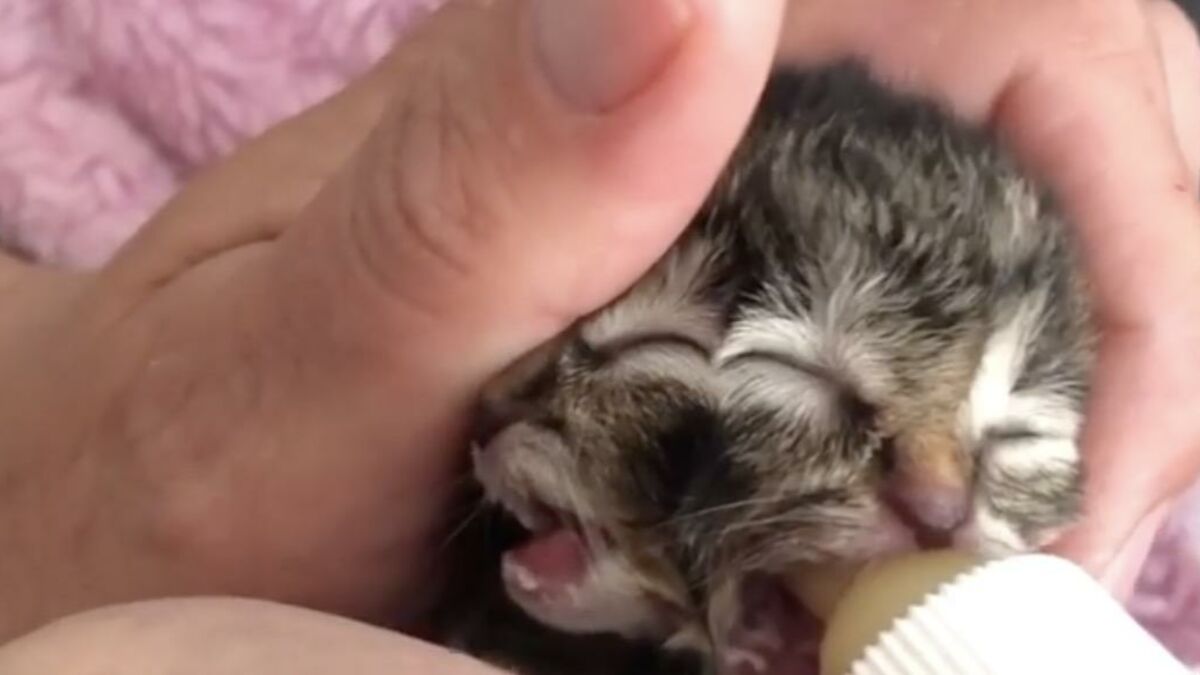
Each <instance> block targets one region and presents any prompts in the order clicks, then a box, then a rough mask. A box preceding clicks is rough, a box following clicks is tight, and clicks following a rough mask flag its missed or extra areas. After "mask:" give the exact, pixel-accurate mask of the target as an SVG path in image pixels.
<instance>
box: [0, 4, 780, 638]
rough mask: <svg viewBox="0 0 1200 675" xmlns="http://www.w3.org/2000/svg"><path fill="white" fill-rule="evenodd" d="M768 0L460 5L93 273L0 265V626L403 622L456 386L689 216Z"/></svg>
mask: <svg viewBox="0 0 1200 675" xmlns="http://www.w3.org/2000/svg"><path fill="white" fill-rule="evenodd" d="M782 6H783V3H782V0H755V2H750V3H747V2H744V1H743V0H695V1H694V2H688V3H685V2H682V1H681V0H542V1H541V2H538V1H536V0H500V1H487V2H484V1H477V0H459V1H458V2H455V3H452V5H451V6H450V7H448V8H447V9H445V10H443V11H442V12H441V13H440V14H438V15H437V16H436V17H435V18H434V19H433V20H432V21H431V22H429V23H428V24H427V25H425V26H424V27H422V28H421V29H419V30H418V32H417V33H416V34H414V35H412V36H411V37H410V38H409V39H408V40H407V41H406V42H405V43H404V44H403V45H402V46H400V47H399V48H398V49H397V50H396V51H395V53H393V54H392V55H390V56H389V57H388V58H387V59H385V61H384V62H383V63H381V64H380V65H379V67H378V68H376V69H375V70H374V71H373V72H372V73H371V74H369V75H368V76H366V77H365V78H364V79H363V80H362V81H360V82H359V83H357V84H355V85H354V86H352V87H350V88H349V89H348V90H347V91H346V92H345V93H343V94H342V95H340V96H338V97H336V98H334V99H332V100H330V101H329V102H327V103H326V104H324V105H321V106H318V107H317V108H315V109H313V110H311V111H309V112H307V113H305V114H303V115H301V116H299V117H298V118H296V119H293V120H291V121H289V122H287V123H285V124H282V125H280V126H279V127H277V128H276V129H273V130H272V131H270V132H269V133H267V134H266V135H264V136H263V137H262V138H261V139H259V140H257V141H255V142H254V143H251V144H250V145H249V146H248V147H246V148H245V149H244V150H242V151H241V152H239V153H238V154H237V155H236V156H234V157H232V158H231V159H230V160H229V161H228V162H226V163H224V164H223V165H221V166H219V167H216V168H214V169H213V170H211V171H209V172H208V173H207V174H205V175H203V176H201V177H199V178H197V179H196V180H195V181H193V183H192V184H191V185H190V186H189V187H188V188H187V189H186V190H185V191H184V192H183V193H182V194H180V195H179V196H178V197H177V198H176V199H175V200H173V201H172V202H171V203H170V204H169V205H167V206H166V207H165V208H164V209H163V211H162V212H161V213H160V214H158V215H157V216H156V217H155V218H154V219H153V222H151V223H150V224H149V225H148V226H147V227H146V228H145V229H144V230H143V231H142V232H141V233H140V234H139V236H138V237H137V238H136V239H135V240H134V241H133V242H131V244H130V245H129V246H128V247H126V248H125V249H124V250H122V251H121V252H120V253H119V255H118V256H117V258H116V259H115V260H114V261H113V262H112V263H111V264H109V265H108V266H107V267H105V268H104V269H102V270H100V271H98V272H97V273H95V274H86V275H71V274H65V273H58V272H51V271H48V270H40V269H33V268H28V267H22V266H20V265H18V264H17V263H15V262H13V261H7V260H6V261H4V262H3V266H2V267H0V294H3V299H2V301H0V381H3V382H4V383H5V386H4V388H3V390H2V391H0V429H3V430H4V431H3V453H0V541H3V542H5V555H3V556H0V597H3V598H4V602H3V603H2V606H0V642H2V641H3V639H4V638H6V637H8V636H11V635H13V634H15V633H18V632H21V631H22V630H24V629H26V628H28V627H30V626H32V625H34V624H36V623H38V622H40V621H43V620H46V619H49V618H52V617H55V616H60V615H63V614H66V613H71V612H74V611H77V610H80V609H86V608H89V607H94V606H98V605H102V604H110V603H116V602H123V601H127V600H133V599H138V598H146V597H155V596H161V595H182V594H238V595H249V596H255V597H262V598H269V599H275V600H281V601H286V602H292V603H297V604H303V605H308V606H312V607H316V608H320V609H324V610H330V611H336V612H341V613H345V614H348V615H351V616H355V617H364V618H370V619H373V620H384V619H385V618H388V617H393V616H397V615H399V614H407V615H411V614H413V613H415V612H417V611H419V610H420V608H421V606H422V603H421V599H420V596H421V595H422V594H423V593H425V592H427V591H430V590H432V587H433V586H435V584H433V583H432V581H431V579H433V573H432V572H433V568H434V567H436V561H435V560H434V556H433V552H434V551H435V550H436V549H437V547H438V545H439V544H440V543H441V542H440V541H439V537H440V536H441V533H442V530H441V527H440V526H441V525H442V524H443V523H442V518H443V517H444V516H445V510H446V506H447V502H448V501H449V499H450V498H451V496H452V493H453V491H454V487H455V482H456V480H457V476H458V469H460V468H461V466H460V463H461V462H462V461H463V460H464V459H465V458H464V457H462V456H461V455H460V454H459V453H458V452H457V451H458V450H459V449H461V448H462V441H463V439H462V438H461V434H462V433H463V430H464V429H466V428H467V426H468V425H467V418H468V415H469V413H470V412H471V407H472V404H473V400H474V397H475V395H476V392H477V390H478V388H479V386H480V385H481V383H482V382H483V381H484V380H485V379H487V378H488V377H490V376H492V375H493V374H494V373H495V372H496V371H497V370H499V369H501V368H502V367H503V366H504V365H506V364H507V363H508V362H510V361H512V360H513V359H514V358H516V357H517V356H518V355H519V354H521V353H523V352H525V351H527V350H529V349H531V348H533V347H534V346H536V345H537V344H538V343H540V342H542V341H543V340H545V339H547V338H549V337H550V336H552V335H553V334H555V333H557V332H559V331H561V330H562V329H563V328H565V327H566V326H567V325H568V324H569V323H570V322H571V321H573V320H574V319H575V318H577V317H578V316H579V315H581V314H584V313H586V312H588V311H590V310H592V309H594V308H596V307H597V306H599V305H600V304H602V303H604V302H606V301H608V300H609V299H610V298H611V297H613V296H615V295H616V294H618V293H619V292H620V291H621V290H622V289H623V288H624V287H626V286H627V285H628V284H629V283H631V282H632V281H633V280H634V279H635V278H636V276H637V275H638V274H640V273H641V272H642V271H643V270H644V269H645V268H647V267H649V265H650V264H651V263H652V262H653V261H654V260H655V259H656V258H657V257H658V256H659V255H661V253H662V252H663V251H664V250H665V249H666V248H667V246H668V245H669V244H670V242H671V241H672V240H673V238H674V237H675V236H676V235H677V234H678V232H679V231H680V230H681V229H682V228H683V227H684V226H685V224H686V223H687V221H688V219H689V217H690V216H691V214H692V213H693V212H694V211H695V210H696V208H697V207H698V205H699V203H700V202H701V200H702V199H703V197H704V195H705V193H706V192H707V190H708V188H709V186H710V185H711V183H712V181H713V180H714V178H715V176H716V174H717V173H718V171H719V170H720V167H721V165H722V164H723V163H724V161H725V159H726V157H727V156H728V154H729V153H730V151H731V150H732V148H733V146H734V144H735V143H736V140H737V138H738V136H739V134H740V132H741V130H742V128H743V126H744V124H745V122H746V121H747V120H748V118H749V115H750V112H751V110H752V108H753V105H754V102H755V100H756V97H757V92H758V90H759V88H760V87H761V85H762V83H763V82H764V81H765V79H766V75H767V71H768V67H769V63H770V59H771V56H772V54H773V51H774V41H775V38H776V37H777V33H778V26H779V21H780V19H781V15H782V12H783V9H782ZM689 8H690V9H689ZM538 38H542V39H541V40H540V41H539V40H538ZM535 45H536V46H535Z"/></svg>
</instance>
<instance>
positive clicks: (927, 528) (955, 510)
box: [886, 481, 968, 549]
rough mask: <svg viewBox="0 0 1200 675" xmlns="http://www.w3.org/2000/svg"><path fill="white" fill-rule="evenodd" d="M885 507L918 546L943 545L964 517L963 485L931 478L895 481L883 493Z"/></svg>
mask: <svg viewBox="0 0 1200 675" xmlns="http://www.w3.org/2000/svg"><path fill="white" fill-rule="evenodd" d="M886 501H887V503H888V506H889V507H890V508H891V509H892V511H893V512H894V513H895V514H896V516H897V517H898V518H899V519H900V520H901V522H903V523H904V524H905V525H906V526H907V527H908V528H909V529H911V530H912V532H913V536H914V537H915V538H916V540H917V545H918V546H920V547H921V548H926V549H928V548H946V547H948V546H950V545H951V544H952V543H953V538H954V532H955V530H957V529H958V528H959V526H961V525H962V524H963V523H964V522H965V521H966V518H967V503H968V498H967V490H966V488H965V486H959V485H947V484H937V483H934V482H932V481H905V482H900V483H894V484H893V485H891V486H890V487H889V489H888V490H887V493H886Z"/></svg>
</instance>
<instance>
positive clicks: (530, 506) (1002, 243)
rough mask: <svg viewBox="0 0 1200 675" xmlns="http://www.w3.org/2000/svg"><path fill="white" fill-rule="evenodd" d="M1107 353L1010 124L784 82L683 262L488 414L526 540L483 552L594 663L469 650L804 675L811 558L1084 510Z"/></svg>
mask: <svg viewBox="0 0 1200 675" xmlns="http://www.w3.org/2000/svg"><path fill="white" fill-rule="evenodd" d="M1092 342H1093V333H1092V329H1091V322H1090V315H1089V306H1088V302H1087V295H1086V287H1085V284H1084V281H1083V279H1082V276H1081V273H1080V271H1079V265H1078V260H1077V254H1076V250H1075V245H1074V242H1073V241H1072V239H1071V233H1070V231H1069V230H1068V228H1067V226H1066V225H1065V224H1064V223H1063V221H1062V220H1061V219H1060V218H1059V216H1058V215H1057V214H1056V213H1055V211H1054V208H1053V206H1052V204H1051V203H1050V201H1049V199H1048V198H1047V197H1046V196H1045V195H1044V194H1043V192H1042V191H1040V190H1039V188H1038V187H1037V186H1035V185H1034V184H1033V183H1032V182H1030V181H1029V180H1028V179H1027V178H1025V177H1024V176H1023V175H1022V174H1021V173H1020V172H1019V171H1018V169H1017V168H1016V166H1015V164H1014V162H1012V161H1011V160H1010V159H1009V158H1008V157H1007V156H1006V155H1005V154H1004V152H1003V151H1002V150H1001V149H1000V148H999V147H998V145H997V144H996V143H995V142H994V141H993V140H992V139H991V138H990V137H989V136H988V135H987V134H985V133H984V132H983V131H981V130H978V129H973V128H971V127H969V126H968V125H965V124H962V123H960V122H959V121H957V120H955V119H954V118H953V117H951V116H950V115H949V114H947V113H946V112H944V111H942V110H941V109H940V108H938V107H937V106H935V105H933V104H931V103H930V102H928V101H924V100H921V99H919V98H916V97H911V96H902V95H899V94H896V93H893V92H890V91H888V90H887V89H885V88H884V87H881V86H880V85H878V84H877V83H875V82H874V81H873V80H872V79H871V77H870V76H869V75H868V74H867V72H866V71H865V70H864V69H862V68H860V67H858V66H855V65H851V64H841V65H837V66H831V67H827V68H821V69H816V70H811V71H793V70H781V71H778V72H776V73H775V74H774V75H773V77H772V78H771V80H770V82H769V83H768V86H767V89H766V91H765V93H764V96H763V99H762V102H761V105H760V106H759V109H758V111H757V113H756V115H755V117H754V119H753V121H752V124H751V126H750V128H749V130H748V132H747V133H746V135H745V138H744V140H743V142H742V143H741V145H740V147H739V148H738V150H737V152H736V154H735V156H734V157H733V158H732V161H731V162H730V164H729V166H728V168H727V170H726V172H725V173H724V175H723V177H722V178H721V180H720V181H719V183H718V184H717V186H716V187H715V189H714V190H713V192H712V194H711V197H710V199H709V200H708V202H707V204H706V205H705V207H704V208H703V209H702V210H701V212H700V213H699V214H698V215H697V217H696V218H695V220H694V222H693V223H692V224H691V226H690V228H689V229H688V231H687V232H686V233H685V234H684V235H683V236H682V237H681V238H680V240H679V241H678V242H677V243H676V244H675V245H674V247H673V248H672V249H671V251H670V252H669V253H668V254H667V255H666V256H665V257H664V258H663V259H662V260H661V261H660V262H659V263H658V264H657V265H656V266H655V267H654V268H653V269H652V270H651V271H650V272H649V273H647V274H646V275H645V276H644V277H643V278H642V280H641V281H639V282H638V283H637V284H636V285H635V286H634V287H633V288H631V289H630V290H629V291H628V292H627V293H626V294H625V295H624V296H622V297H621V298H619V299H618V300H616V301H615V302H613V303H611V304H610V305H609V306H607V307H605V308H604V309H602V310H601V311H599V312H596V313H595V314H593V315H592V316H589V317H586V318H585V319H583V320H582V321H580V322H579V323H578V324H577V325H576V326H575V327H574V328H573V329H572V330H571V331H569V332H568V333H567V334H564V335H563V336H561V337H560V338H559V339H557V340H555V341H553V342H551V343H549V344H547V345H545V346H543V347H542V348H540V349H539V350H537V351H535V352H534V353H532V354H530V355H529V356H527V357H526V358H525V359H523V360H522V361H521V362H520V363H518V364H515V365H514V367H513V368H512V369H510V371H508V372H506V373H505V374H504V375H503V376H502V377H500V378H499V379H498V380H497V381H496V382H495V383H494V385H493V387H491V389H490V390H489V392H487V394H486V396H485V399H486V400H485V408H486V411H487V414H488V415H489V416H490V418H491V420H492V427H493V430H494V433H489V434H488V437H487V438H485V439H483V440H484V441H485V443H484V444H483V446H482V447H481V448H480V449H478V450H477V451H476V453H475V456H474V466H475V474H476V476H477V478H478V480H479V482H480V484H481V485H482V486H483V490H484V493H485V495H486V498H487V500H488V502H489V503H493V504H497V505H499V506H500V507H502V509H503V510H504V511H505V512H507V513H508V514H510V515H511V516H513V517H515V518H516V519H518V520H519V522H520V523H521V524H522V525H523V530H524V531H527V532H528V533H529V534H528V536H525V537H524V538H520V537H518V538H516V539H512V540H510V541H505V542H502V543H499V544H498V545H497V546H495V547H493V549H492V550H493V552H495V550H496V548H499V547H503V548H504V549H506V550H507V552H506V553H505V554H504V555H503V557H502V558H501V557H500V556H499V555H498V554H495V555H493V556H492V557H491V558H488V557H486V556H484V557H479V558H476V560H479V561H487V562H486V564H489V565H492V566H493V568H492V574H493V577H492V579H493V580H495V575H497V574H498V576H499V578H500V581H501V583H502V585H503V588H504V594H505V596H506V598H505V599H504V601H505V602H507V601H511V603H513V604H515V606H516V607H518V608H519V609H520V610H521V612H523V613H524V614H525V615H527V616H528V617H531V618H532V619H533V620H535V621H536V622H537V624H542V625H544V626H546V627H549V628H551V629H554V630H556V631H559V632H561V633H565V634H570V635H572V637H566V636H565V635H564V636H563V637H562V638H561V640H563V641H564V642H560V643H559V644H560V645H568V644H570V645H572V646H569V647H564V648H563V651H562V653H561V654H560V656H563V655H565V656H564V658H566V657H569V656H574V657H576V661H575V662H574V663H573V664H571V663H568V661H569V659H568V661H562V662H561V663H558V665H555V666H551V665H548V663H549V661H548V660H547V658H545V656H544V655H543V656H542V657H538V656H537V655H536V654H534V653H533V652H530V651H527V652H526V654H525V656H526V657H528V658H526V659H525V661H527V662H529V663H528V664H526V665H524V666H522V664H521V663H518V662H517V661H518V660H519V659H518V660H513V659H511V658H506V657H503V656H501V652H502V651H503V650H502V649H501V650H500V651H496V650H492V649H488V648H484V647H482V646H481V645H482V644H483V643H482V642H479V640H481V639H483V638H484V637H486V636H487V635H488V633H489V632H493V631H495V630H496V629H497V628H496V627H497V624H495V623H492V624H490V625H484V626H482V627H481V628H482V632H478V631H477V632H475V633H473V635H474V637H473V638H468V637H466V636H467V634H468V632H469V631H464V630H459V631H457V632H456V635H457V636H458V639H459V641H460V644H462V645H464V646H466V647H467V648H468V649H475V651H477V652H484V655H485V656H490V657H493V658H495V659H497V660H498V662H500V663H502V664H503V665H506V666H510V667H525V668H526V670H524V671H521V672H528V673H538V674H541V673H568V672H570V673H583V672H597V673H600V672H604V673H617V672H642V673H648V672H664V673H665V672H687V671H688V670H687V669H693V670H695V669H698V668H700V667H701V665H699V664H705V665H706V666H707V667H708V668H710V669H712V670H715V671H716V672H718V673H742V672H746V673H750V672H757V673H778V674H780V675H785V674H792V673H797V672H803V671H802V668H803V667H804V666H803V662H804V660H805V659H807V658H809V657H811V653H804V654H801V653H799V652H800V651H803V645H802V644H801V641H800V639H799V635H800V634H801V633H806V632H807V633H812V632H813V631H814V630H815V629H814V628H813V624H812V621H811V619H810V618H808V617H807V616H806V614H805V612H804V611H803V608H802V607H799V606H797V603H796V601H795V600H794V599H793V598H791V596H790V595H789V594H788V593H787V592H786V590H785V589H784V586H783V585H782V584H781V583H780V582H779V579H780V577H781V576H782V575H786V574H788V573H789V571H791V570H794V569H795V568H796V567H797V566H800V565H804V564H807V563H813V562H828V561H840V560H847V561H855V560H863V559H867V558H871V557H875V556H881V555H886V554H889V553H895V552H898V551H903V550H906V549H911V548H915V547H943V546H953V547H960V548H966V549H970V550H974V551H978V552H980V553H982V554H984V555H987V556H1003V555H1008V554H1011V553H1015V552H1021V551H1028V550H1031V549H1035V548H1038V547H1040V546H1042V545H1044V544H1045V543H1047V542H1048V541H1050V540H1051V539H1053V538H1054V537H1055V536H1056V535H1057V534H1058V533H1059V532H1060V531H1061V530H1062V529H1063V528H1064V527H1066V526H1068V525H1069V524H1071V523H1072V522H1073V520H1074V519H1075V517H1076V516H1077V513H1078V511H1079V505H1080V489H1081V480H1082V466H1081V462H1080V454H1079V450H1078V446H1077V438H1078V436H1079V432H1080V426H1081V423H1082V413H1083V409H1084V405H1085V400H1086V396H1087V391H1088V380H1089V373H1090V369H1091V365H1092V359H1093V355H1092V354H1093V348H1092ZM497 570H498V571H497ZM497 599H498V600H499V598H497ZM475 602H481V601H480V600H478V598H476V599H475ZM510 609H511V607H510ZM497 611H500V610H497ZM514 614H519V613H514ZM512 621H517V622H526V623H521V624H520V625H521V626H523V627H522V628H519V629H517V630H516V632H517V633H520V634H527V635H532V632H530V633H526V632H525V631H526V630H527V629H528V630H529V631H535V629H533V628H530V627H531V626H535V625H536V624H535V623H534V622H532V621H529V620H528V619H527V618H525V619H514V618H512V617H511V616H510V618H508V619H505V622H506V623H505V624H504V625H506V626H515V625H518V624H513V623H508V622H512ZM460 628H461V626H460ZM547 635H552V633H547ZM589 635H592V636H597V637H593V638H589V637H586V636H589ZM600 636H602V637H600ZM617 636H619V637H622V638H624V639H625V640H626V641H627V642H621V641H617ZM531 640H533V641H535V642H537V644H539V645H548V644H552V643H553V642H554V640H553V639H551V638H549V637H546V638H545V639H543V638H541V637H539V638H536V639H535V638H531ZM594 640H607V641H609V642H605V643H603V644H601V643H597V642H594ZM572 641H575V642H572ZM614 641H615V642H614ZM493 642H495V643H497V644H499V643H502V642H504V641H503V640H499V639H495V640H493ZM472 645H474V647H472ZM642 645H652V646H653V647H658V646H663V647H665V648H666V649H665V651H660V650H658V649H655V648H652V647H646V646H642ZM589 649H590V650H591V651H589ZM622 650H627V651H628V653H630V654H637V655H640V656H635V657H630V658H631V659H632V660H630V661H628V662H627V663H626V665H624V666H622V665H614V666H612V667H611V668H610V667H607V666H603V665H601V664H600V662H599V661H598V660H597V659H598V657H597V656H596V654H597V653H600V654H605V653H609V654H615V653H617V652H621V651H622ZM509 651H510V652H511V651H513V650H511V649H510V650H509ZM518 651H519V650H518ZM674 652H679V653H680V654H682V655H690V656H680V657H679V658H683V659H685V660H686V659H687V658H691V659H692V660H691V661H688V662H687V663H686V664H685V665H679V664H675V663H674V662H671V663H668V661H670V659H672V658H674V657H673V656H671V654H672V653H674ZM622 653H624V652H622ZM539 658H540V661H539ZM639 658H641V659H647V660H643V661H638V659H639ZM696 658H699V659H700V661H699V662H697V661H696V660H695V659H696ZM655 659H660V660H661V663H659V662H658V661H655ZM589 664H590V665H591V666H594V667H595V668H598V669H597V670H594V671H593V670H586V669H585V666H587V665H589ZM662 664H666V665H662ZM809 665H810V666H811V664H809ZM622 668H627V670H622ZM655 668H657V669H658V670H655ZM671 668H677V670H671ZM679 669H682V670H679Z"/></svg>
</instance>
